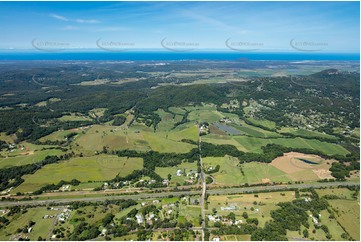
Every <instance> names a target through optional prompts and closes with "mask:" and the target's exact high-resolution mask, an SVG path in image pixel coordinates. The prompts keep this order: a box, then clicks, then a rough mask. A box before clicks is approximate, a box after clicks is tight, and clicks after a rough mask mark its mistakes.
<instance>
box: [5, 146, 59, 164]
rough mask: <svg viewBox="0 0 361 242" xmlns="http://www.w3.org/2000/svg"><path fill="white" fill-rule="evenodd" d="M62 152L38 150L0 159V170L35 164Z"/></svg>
mask: <svg viewBox="0 0 361 242" xmlns="http://www.w3.org/2000/svg"><path fill="white" fill-rule="evenodd" d="M63 153H64V152H63V151H61V150H57V149H52V150H39V151H32V152H29V153H27V154H23V155H21V154H19V155H16V156H9V157H5V158H0V169H2V168H7V167H12V166H22V165H26V164H31V163H36V162H39V161H42V160H44V159H45V157H46V156H48V155H61V154H63Z"/></svg>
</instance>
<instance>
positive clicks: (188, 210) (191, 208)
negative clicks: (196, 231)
mask: <svg viewBox="0 0 361 242" xmlns="http://www.w3.org/2000/svg"><path fill="white" fill-rule="evenodd" d="M200 214H201V207H200V206H195V205H186V206H185V205H181V206H180V207H179V216H182V217H184V219H186V220H187V221H190V222H192V223H193V225H194V227H199V226H200V224H199V215H200Z"/></svg>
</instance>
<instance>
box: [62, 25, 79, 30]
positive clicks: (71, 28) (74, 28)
mask: <svg viewBox="0 0 361 242" xmlns="http://www.w3.org/2000/svg"><path fill="white" fill-rule="evenodd" d="M78 29H79V28H78V27H76V26H72V25H67V26H65V27H64V28H62V30H78Z"/></svg>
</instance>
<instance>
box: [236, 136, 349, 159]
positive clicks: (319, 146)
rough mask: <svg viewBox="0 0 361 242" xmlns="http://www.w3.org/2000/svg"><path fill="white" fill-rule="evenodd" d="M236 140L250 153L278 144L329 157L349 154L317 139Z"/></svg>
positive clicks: (243, 138) (241, 138)
mask: <svg viewBox="0 0 361 242" xmlns="http://www.w3.org/2000/svg"><path fill="white" fill-rule="evenodd" d="M234 139H235V140H236V141H237V142H239V143H240V144H241V145H242V146H243V147H245V148H246V149H247V150H248V152H262V149H261V147H262V146H265V145H267V144H278V145H282V146H285V147H290V148H308V149H313V150H318V151H320V152H322V153H324V154H327V155H346V154H348V153H349V152H348V151H347V150H346V149H345V148H343V147H342V146H340V145H336V144H332V143H327V142H322V141H319V140H316V139H303V138H299V137H297V138H277V139H261V138H256V137H247V136H237V137H234Z"/></svg>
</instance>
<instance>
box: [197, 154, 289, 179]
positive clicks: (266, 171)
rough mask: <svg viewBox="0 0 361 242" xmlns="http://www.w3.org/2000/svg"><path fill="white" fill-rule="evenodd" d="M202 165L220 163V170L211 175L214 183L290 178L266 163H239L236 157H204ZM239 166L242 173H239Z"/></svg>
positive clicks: (206, 166) (213, 165)
mask: <svg viewBox="0 0 361 242" xmlns="http://www.w3.org/2000/svg"><path fill="white" fill-rule="evenodd" d="M203 164H204V167H205V168H206V169H207V168H208V167H210V166H212V167H213V168H214V167H215V166H216V165H220V170H219V172H217V173H213V174H212V177H214V179H215V183H216V184H222V185H239V184H244V183H262V182H269V181H271V182H287V181H290V178H289V177H288V176H287V175H286V174H285V173H284V172H282V171H280V170H278V169H277V168H275V167H273V166H271V165H269V164H266V163H258V162H251V163H244V164H241V165H240V164H239V160H238V159H237V158H233V157H229V156H225V157H205V158H203ZM241 168H242V169H243V171H244V175H242V173H241Z"/></svg>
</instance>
